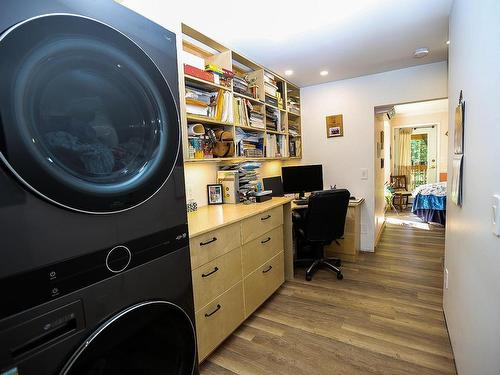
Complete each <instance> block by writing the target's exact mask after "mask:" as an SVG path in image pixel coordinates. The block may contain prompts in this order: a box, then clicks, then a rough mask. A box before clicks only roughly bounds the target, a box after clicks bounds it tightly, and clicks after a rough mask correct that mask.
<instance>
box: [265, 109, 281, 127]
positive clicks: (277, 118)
mask: <svg viewBox="0 0 500 375" xmlns="http://www.w3.org/2000/svg"><path fill="white" fill-rule="evenodd" d="M266 129H268V130H274V131H278V132H281V131H283V127H282V125H281V114H280V111H279V110H277V109H275V108H271V107H266Z"/></svg>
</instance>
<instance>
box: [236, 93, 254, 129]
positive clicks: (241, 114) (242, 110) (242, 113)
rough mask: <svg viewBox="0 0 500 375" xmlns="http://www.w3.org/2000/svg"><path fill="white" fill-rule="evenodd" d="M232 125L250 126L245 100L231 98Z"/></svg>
mask: <svg viewBox="0 0 500 375" xmlns="http://www.w3.org/2000/svg"><path fill="white" fill-rule="evenodd" d="M233 112H234V124H235V125H240V126H250V120H249V118H248V110H247V100H246V99H245V98H238V97H234V98H233Z"/></svg>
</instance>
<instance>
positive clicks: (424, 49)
mask: <svg viewBox="0 0 500 375" xmlns="http://www.w3.org/2000/svg"><path fill="white" fill-rule="evenodd" d="M428 54H429V48H427V47H422V48H417V49H416V50H415V52H414V53H413V57H416V58H417V59H420V58H422V57H425V56H427V55H428Z"/></svg>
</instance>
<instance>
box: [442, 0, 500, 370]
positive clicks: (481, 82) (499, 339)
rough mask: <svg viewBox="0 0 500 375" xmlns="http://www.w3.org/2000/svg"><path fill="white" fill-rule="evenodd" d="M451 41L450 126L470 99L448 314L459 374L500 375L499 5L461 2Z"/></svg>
mask: <svg viewBox="0 0 500 375" xmlns="http://www.w3.org/2000/svg"><path fill="white" fill-rule="evenodd" d="M450 41H451V44H450V56H449V59H450V60H449V61H450V65H449V102H450V117H449V121H450V125H451V124H453V123H454V117H455V116H454V107H455V106H456V104H457V101H458V95H459V92H460V90H463V93H464V97H465V100H466V109H465V144H464V147H465V155H464V203H463V206H462V208H459V207H457V206H456V205H455V204H454V203H452V202H451V201H448V206H447V221H448V223H447V228H446V259H445V264H446V267H447V269H448V272H449V286H448V289H447V290H445V291H444V310H445V314H446V318H447V323H448V328H449V332H450V337H451V342H452V345H453V351H454V353H455V361H456V364H457V368H458V372H459V374H461V375H469V374H474V375H498V374H500V270H499V267H500V238H499V237H496V236H494V235H493V234H492V221H491V218H492V208H491V204H492V200H491V199H492V195H493V194H500V167H499V164H498V162H499V160H500V93H499V91H498V88H499V87H500V68H499V67H500V65H499V62H500V2H499V1H498V0H476V1H469V0H455V2H454V4H453V8H452V12H451V16H450ZM453 130H454V129H453V126H450V131H449V139H450V143H449V149H450V150H453V147H452V140H453V133H454V131H453ZM448 161H449V163H451V155H450V158H449V159H448ZM448 173H449V174H451V164H450V167H449V170H448Z"/></svg>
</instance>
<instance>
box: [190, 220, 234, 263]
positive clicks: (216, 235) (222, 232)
mask: <svg viewBox="0 0 500 375" xmlns="http://www.w3.org/2000/svg"><path fill="white" fill-rule="evenodd" d="M239 246H240V224H239V223H235V224H231V225H228V226H225V227H222V228H219V229H216V230H213V231H211V232H208V233H205V234H202V235H199V236H196V237H193V238H190V239H189V247H190V251H191V269H195V268H198V267H199V266H201V265H202V264H205V263H208V262H210V261H211V260H213V259H215V258H217V257H219V256H221V255H223V254H226V253H227V252H229V251H231V250H233V249H236V248H237V247H239Z"/></svg>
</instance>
